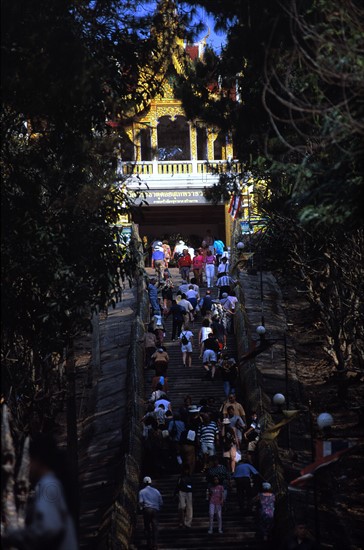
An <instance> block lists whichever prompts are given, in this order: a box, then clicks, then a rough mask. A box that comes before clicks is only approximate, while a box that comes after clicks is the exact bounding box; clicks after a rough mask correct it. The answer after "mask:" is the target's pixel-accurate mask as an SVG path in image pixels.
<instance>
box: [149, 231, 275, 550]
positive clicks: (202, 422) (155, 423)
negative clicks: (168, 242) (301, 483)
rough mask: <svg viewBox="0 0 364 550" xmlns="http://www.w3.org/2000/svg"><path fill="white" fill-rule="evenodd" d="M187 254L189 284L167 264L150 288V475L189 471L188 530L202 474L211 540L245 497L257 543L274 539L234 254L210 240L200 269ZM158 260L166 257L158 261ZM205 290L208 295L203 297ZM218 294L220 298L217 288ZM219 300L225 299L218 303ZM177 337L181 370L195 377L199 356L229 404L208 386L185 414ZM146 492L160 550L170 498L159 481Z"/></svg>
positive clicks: (184, 495) (205, 375)
mask: <svg viewBox="0 0 364 550" xmlns="http://www.w3.org/2000/svg"><path fill="white" fill-rule="evenodd" d="M207 237H208V235H207ZM162 244H163V243H161V241H156V243H155V248H157V249H158V248H159V249H160V248H161V246H162ZM184 246H185V245H184V243H178V244H177V245H176V248H177V250H176V249H175V250H174V251H173V255H174V254H176V252H177V253H178V254H182V255H181V257H180V259H179V261H178V265H179V270H180V275H181V278H182V284H181V285H179V286H175V285H174V282H173V280H172V276H171V273H170V270H169V268H168V263H166V262H165V263H164V264H163V265H161V266H160V277H158V278H157V277H156V278H152V279H151V280H150V283H149V296H150V303H151V314H152V319H153V321H152V323H150V325H149V326H148V329H147V332H146V336H145V348H146V365H145V366H146V368H150V369H154V376H153V378H152V392H151V395H150V396H149V399H148V400H147V402H146V412H145V415H144V417H143V419H142V424H143V436H144V445H145V450H146V456H147V457H148V473H150V474H151V475H153V476H157V477H160V476H161V475H163V474H165V473H176V472H180V475H179V478H178V482H177V486H176V493H175V494H176V496H177V497H178V509H179V516H178V517H179V526H180V527H181V528H186V529H190V528H191V526H192V525H193V501H194V499H195V498H198V496H197V495H195V490H194V474H195V473H197V472H199V473H202V474H203V475H204V476H205V479H206V499H207V500H208V515H209V528H208V534H213V529H214V521H215V518H216V521H217V530H218V533H219V534H222V533H223V511H224V509H225V508H226V506H227V505H228V503H229V501H231V498H232V494H233V493H235V491H236V494H237V501H238V505H239V507H240V509H241V511H242V514H244V513H246V512H247V511H248V510H252V509H253V508H254V509H256V510H257V512H256V513H257V514H258V518H259V521H258V527H257V536H261V537H262V539H264V540H266V539H267V538H268V536H269V534H270V532H271V529H272V526H273V515H274V504H275V496H274V494H273V493H272V488H271V486H270V484H269V483H268V482H267V481H266V480H264V479H262V477H261V475H260V474H259V472H258V471H257V469H256V467H255V465H254V453H255V449H256V445H257V442H258V440H259V437H260V423H259V419H258V416H257V414H256V413H255V412H253V413H252V414H251V415H250V416H247V414H246V412H245V410H244V407H243V405H242V404H241V403H240V402H239V401H238V400H237V396H236V381H237V377H238V369H237V364H236V359H235V357H234V355H233V354H232V353H231V351H229V349H228V345H227V335H228V334H229V333H231V332H232V331H233V323H232V318H233V315H234V314H235V310H236V307H237V298H236V297H235V293H234V286H235V285H236V281H235V280H234V279H233V278H232V277H231V276H230V275H229V258H228V255H227V254H226V255H225V256H224V248H225V247H224V245H223V243H221V247H220V248H218V249H217V247H216V241H215V240H212V239H211V240H210V241H208V240H207V239H206V237H205V240H204V242H203V243H202V246H201V248H200V249H198V250H195V251H194V254H195V255H194V259H195V258H197V260H196V261H195V262H194V263H193V260H192V259H191V256H190V252H189V251H188V249H187V248H183V247H184ZM217 251H218V252H220V254H217ZM186 258H187V260H186ZM209 258H211V260H209ZM181 260H182V261H181ZM155 261H158V258H156V257H155V258H154V262H155ZM164 261H165V260H164ZM197 266H199V267H197ZM154 268H155V269H156V271H157V274H159V266H158V265H156V264H155V263H154ZM191 275H192V277H191ZM204 283H205V284H206V287H207V289H206V291H205V295H204V296H201V294H202V292H201V291H200V289H201V286H202V284H204ZM213 286H214V287H215V288H216V291H213V290H212V287H213ZM212 292H213V293H214V294H215V293H216V294H217V296H216V298H213V294H212ZM169 317H171V318H172V328H171V331H170V334H169V335H168V337H167V331H166V320H167V319H168V318H169ZM196 319H198V320H199V321H200V325H201V326H200V328H199V329H198V330H197V329H195V320H196ZM169 336H170V340H171V341H178V343H179V345H180V349H181V353H182V360H181V368H183V369H186V370H187V369H191V367H192V357H193V355H192V354H193V351H195V352H196V353H197V354H198V357H199V361H200V365H201V367H200V368H201V377H202V380H204V381H212V382H214V383H215V384H216V383H221V386H222V393H224V394H225V400H224V401H223V402H218V401H217V400H216V399H215V398H214V397H211V396H209V387H210V386H208V385H206V384H205V385H204V386H203V387H205V390H204V395H202V396H201V398H200V399H199V400H198V403H194V402H193V400H192V398H191V396H189V395H186V396H185V398H184V402H183V404H182V405H181V406H178V407H176V404H175V403H173V402H172V401H171V399H170V397H169V388H168V364H169V356H168V353H167V349H166V347H165V343H166V339H167V338H169ZM194 356H196V354H195V355H194ZM195 366H196V367H197V366H198V365H195ZM144 485H145V488H144V489H142V490H141V492H140V506H141V508H142V509H143V510H144V511H145V510H147V509H148V508H149V507H150V506H152V504H151V503H150V501H149V505H150V506H148V505H147V504H146V501H145V495H146V494H148V495H151V494H153V495H154V499H153V502H154V504H153V506H154V511H153V512H150V511H148V510H147V511H146V512H145V513H144V520H145V530H146V534H147V538H148V544H149V547H150V548H156V547H157V534H158V533H157V532H158V528H157V526H158V522H157V516H158V511H159V510H160V508H161V506H162V496H161V495H160V493H159V492H158V490H157V489H156V488H155V487H152V481H151V478H150V477H149V476H147V477H146V478H145V479H144ZM234 488H235V489H234ZM153 506H152V507H153Z"/></svg>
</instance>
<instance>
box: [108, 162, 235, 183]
mask: <svg viewBox="0 0 364 550" xmlns="http://www.w3.org/2000/svg"><path fill="white" fill-rule="evenodd" d="M227 171H230V172H233V173H239V172H241V171H242V165H241V163H240V162H238V161H231V162H227V161H226V160H212V161H206V160H155V161H150V162H148V161H140V162H123V161H120V162H119V166H118V174H119V175H120V176H124V177H125V176H126V177H128V176H129V177H130V176H131V177H133V176H134V177H139V178H140V177H143V179H146V180H149V179H150V180H153V179H156V178H157V179H158V180H159V181H162V180H163V177H165V178H170V177H172V176H173V177H174V176H177V177H178V176H181V177H183V178H186V177H187V178H188V179H191V177H192V178H193V179H195V178H196V180H197V181H201V176H205V178H209V177H212V178H213V179H216V176H217V175H218V174H221V173H225V172H227Z"/></svg>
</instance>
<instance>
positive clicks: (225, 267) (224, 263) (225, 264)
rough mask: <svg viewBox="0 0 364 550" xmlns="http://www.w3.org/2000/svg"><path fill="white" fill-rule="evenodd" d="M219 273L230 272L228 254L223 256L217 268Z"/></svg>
mask: <svg viewBox="0 0 364 550" xmlns="http://www.w3.org/2000/svg"><path fill="white" fill-rule="evenodd" d="M217 273H218V274H219V273H226V274H228V273H229V261H228V258H227V257H226V256H224V257H222V258H221V262H220V263H219V266H218V268H217Z"/></svg>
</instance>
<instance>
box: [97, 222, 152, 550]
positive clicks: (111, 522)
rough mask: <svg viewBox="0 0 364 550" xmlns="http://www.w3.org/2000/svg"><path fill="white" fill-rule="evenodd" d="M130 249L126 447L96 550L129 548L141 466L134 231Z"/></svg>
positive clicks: (142, 303) (144, 312)
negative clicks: (132, 307)
mask: <svg viewBox="0 0 364 550" xmlns="http://www.w3.org/2000/svg"><path fill="white" fill-rule="evenodd" d="M130 246H131V247H132V248H133V250H134V254H136V255H137V257H138V265H137V269H136V273H135V282H136V284H137V288H138V296H137V311H136V318H135V320H134V322H133V324H132V327H131V338H130V342H131V345H130V349H129V357H128V381H127V388H128V397H127V412H126V415H125V423H124V426H123V440H124V441H125V447H123V449H121V454H122V456H121V460H120V470H119V475H120V477H119V479H120V483H119V485H118V488H117V491H116V494H115V498H114V501H113V502H112V503H111V505H110V508H109V510H108V511H107V512H106V514H105V516H104V519H103V523H102V525H101V528H100V533H99V539H98V540H99V543H98V549H99V550H126V549H128V548H130V541H131V538H132V534H133V528H134V525H135V522H136V514H137V507H138V490H139V479H140V465H141V461H142V427H141V422H140V419H141V417H142V415H143V412H144V402H143V395H144V376H143V372H144V362H145V361H144V326H145V323H146V322H147V321H148V316H149V298H148V292H147V290H146V279H145V277H144V273H145V272H144V262H143V253H142V248H141V242H140V240H139V237H138V234H137V233H136V231H135V227H134V228H133V236H132V239H131V243H130Z"/></svg>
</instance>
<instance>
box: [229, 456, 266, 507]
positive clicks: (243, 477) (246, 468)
mask: <svg viewBox="0 0 364 550" xmlns="http://www.w3.org/2000/svg"><path fill="white" fill-rule="evenodd" d="M252 476H259V477H260V474H259V472H258V471H257V470H256V469H255V468H254V466H252V465H251V464H249V463H248V462H243V461H241V462H239V463H238V464H237V465H236V468H235V472H234V475H233V477H234V479H235V484H236V490H237V493H238V503H239V507H240V509H241V510H247V508H248V505H249V504H250V501H251V498H252V487H251V479H252Z"/></svg>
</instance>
